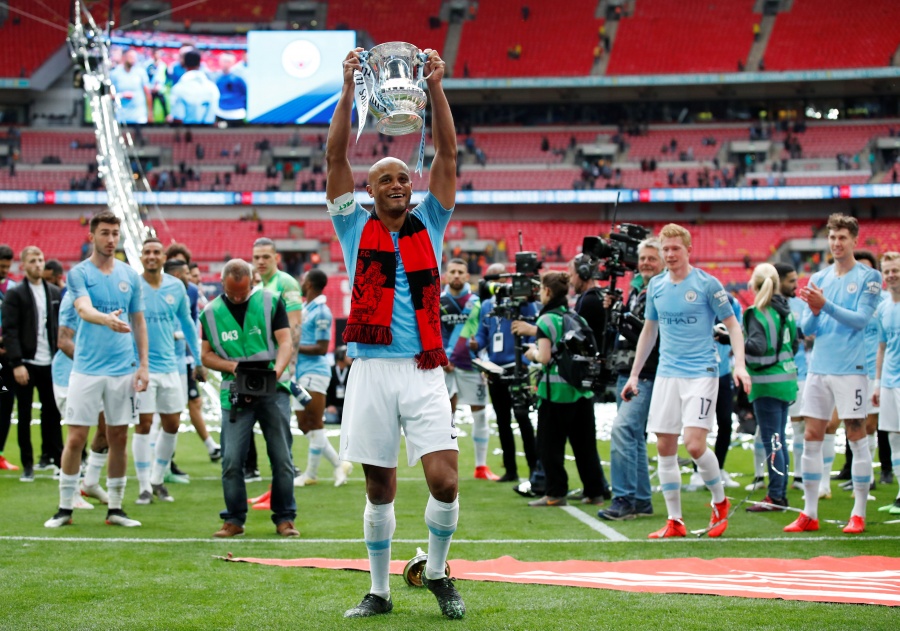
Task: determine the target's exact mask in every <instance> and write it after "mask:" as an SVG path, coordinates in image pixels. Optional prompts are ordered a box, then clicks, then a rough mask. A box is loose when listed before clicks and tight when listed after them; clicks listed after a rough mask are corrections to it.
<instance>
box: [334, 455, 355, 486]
mask: <svg viewBox="0 0 900 631" xmlns="http://www.w3.org/2000/svg"><path fill="white" fill-rule="evenodd" d="M351 473H353V463H352V462H350V461H349V460H344V461H343V462H341V464H339V465H338V466H337V468H336V469H335V470H334V485H335V486H344V485H345V484H347V478H349V477H350V474H351Z"/></svg>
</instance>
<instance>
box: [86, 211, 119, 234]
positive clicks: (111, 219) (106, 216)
mask: <svg viewBox="0 0 900 631" xmlns="http://www.w3.org/2000/svg"><path fill="white" fill-rule="evenodd" d="M102 223H108V224H112V225H114V226H118V225H120V224H121V223H122V220H121V219H119V218H118V217H117V216H116V214H115V213H114V212H113V211H111V210H101V211H100V212H99V213H97V214H96V215H94V216H93V217H91V224H90V227H91V234H94V232H96V231H97V226H99V225H100V224H102Z"/></svg>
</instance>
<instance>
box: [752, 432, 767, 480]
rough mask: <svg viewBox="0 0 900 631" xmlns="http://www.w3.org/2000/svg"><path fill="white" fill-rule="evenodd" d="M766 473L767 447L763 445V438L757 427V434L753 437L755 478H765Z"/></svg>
mask: <svg viewBox="0 0 900 631" xmlns="http://www.w3.org/2000/svg"><path fill="white" fill-rule="evenodd" d="M766 471H767V468H766V446H765V445H763V441H762V436H761V435H760V433H759V427H758V426H757V428H756V434H755V435H754V436H753V476H754V477H757V478H764V477H765V476H766Z"/></svg>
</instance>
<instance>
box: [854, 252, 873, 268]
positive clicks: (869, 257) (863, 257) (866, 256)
mask: <svg viewBox="0 0 900 631" xmlns="http://www.w3.org/2000/svg"><path fill="white" fill-rule="evenodd" d="M853 258H855V259H856V260H857V261H868V262H869V263H871V264H872V269H878V259H877V258H875V255H874V254H872V252H870V251H869V250H856V251H855V252H853Z"/></svg>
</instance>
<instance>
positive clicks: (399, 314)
mask: <svg viewBox="0 0 900 631" xmlns="http://www.w3.org/2000/svg"><path fill="white" fill-rule="evenodd" d="M411 212H412V213H413V214H414V215H415V216H416V217H418V218H419V220H421V222H422V223H423V224H425V228H426V229H427V230H428V237H429V238H430V239H431V246H432V247H433V248H434V259H435V261H436V262H437V264H438V265H440V261H441V251H442V249H443V244H444V231H445V230H446V229H447V224H448V223H450V213H451V212H453V209H452V208H451V209H449V210H447V209H445V208H442V207H441V204H440V202H438V200H437V198H436V197H434V196H433V195H432V194H431V193H430V192H429V193H426V194H425V198H424V199H423V200H422V202H421V203H420V204H419V205H418V206H416V207H415V208H414V209H413V210H412V211H411ZM368 219H369V212H368V211H367V210H366V209H364V208H363V207H362V206H360V205H359V204H357V203H355V204H354V209H353V210H352V211H351V212H349V213H348V214H346V215H332V216H331V221H332V223H333V224H334V230H335V232H336V233H337V236H338V240H340V242H341V248H342V249H343V251H344V264H345V265H346V267H347V275H348V276H349V281H350V285H351V286H352V285H353V275H354V272H355V271H356V255H357V253H358V252H359V241H360V238H361V237H362V230H363V226H365V225H366V221H368ZM391 239H392V240H393V241H394V254H395V256H396V260H397V277H396V280H395V283H394V311H393V318H392V319H391V336H392V337H393V341H392V342H391V344H390V345H388V346H383V345H380V344H362V343H357V342H350V343H349V344H347V353H348V354H349V355H350V357H415V356H416V355H418V354H419V353H421V352H422V341H421V340H420V338H419V325H418V323H417V321H416V312H415V309H413V304H412V297H411V295H410V291H409V280H407V278H406V271H405V269H404V267H403V261H402V260H401V259H400V246H399V241H398V239H399V233H397V232H392V233H391Z"/></svg>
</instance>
